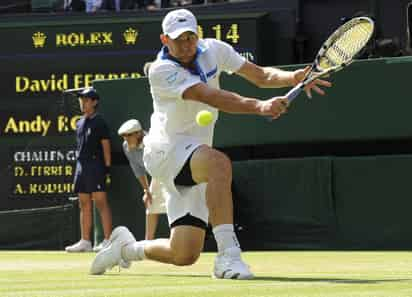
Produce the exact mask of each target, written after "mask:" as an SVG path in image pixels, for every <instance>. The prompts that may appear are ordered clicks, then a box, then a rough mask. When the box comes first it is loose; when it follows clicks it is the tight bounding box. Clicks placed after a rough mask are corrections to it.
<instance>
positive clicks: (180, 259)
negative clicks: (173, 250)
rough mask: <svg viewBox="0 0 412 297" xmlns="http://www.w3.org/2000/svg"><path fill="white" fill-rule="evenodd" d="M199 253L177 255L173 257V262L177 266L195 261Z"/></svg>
mask: <svg viewBox="0 0 412 297" xmlns="http://www.w3.org/2000/svg"><path fill="white" fill-rule="evenodd" d="M199 256H200V254H195V253H193V254H189V255H177V256H175V258H174V261H173V264H175V265H177V266H187V265H192V264H194V263H196V261H197V259H199Z"/></svg>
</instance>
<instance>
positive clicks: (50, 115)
mask: <svg viewBox="0 0 412 297" xmlns="http://www.w3.org/2000/svg"><path fill="white" fill-rule="evenodd" d="M264 21H265V13H243V14H237V15H236V16H232V15H226V14H225V15H200V16H198V22H199V27H198V31H199V36H200V37H201V38H216V39H219V40H222V41H225V42H227V43H229V44H231V45H232V46H233V47H234V48H235V49H236V50H237V51H238V52H240V54H242V55H243V56H244V57H245V58H246V59H248V60H250V61H253V62H256V63H260V62H261V60H262V56H261V48H262V44H261V40H262V38H261V36H260V34H261V32H262V30H261V26H262V25H263V23H264ZM160 34H161V18H160V17H151V18H147V17H146V18H137V17H134V16H130V15H128V16H124V15H122V14H121V15H103V16H89V15H84V16H71V15H65V16H50V17H46V18H45V17H44V16H43V17H42V19H39V20H36V19H31V20H30V21H25V19H24V17H22V18H21V19H20V18H17V17H15V18H14V19H13V21H12V22H11V20H7V19H3V20H0V37H1V40H2V46H1V47H0V62H1V65H2V67H0V75H1V78H2V79H1V80H0V88H1V90H2V104H1V106H0V144H1V145H0V167H1V168H2V169H1V171H0V178H2V181H3V186H2V187H1V188H0V210H4V209H21V208H33V207H40V206H52V205H56V204H59V203H63V202H64V201H66V199H67V198H68V197H70V196H74V195H75V194H74V193H73V186H72V181H73V174H74V165H75V158H74V155H73V153H74V145H75V137H74V129H75V121H76V119H77V118H78V114H75V113H74V111H75V110H76V108H75V107H72V108H67V106H69V107H70V105H67V104H66V103H65V102H64V99H62V96H61V92H62V91H63V90H65V89H69V88H81V87H85V86H89V85H91V82H92V81H93V80H99V79H119V78H138V77H141V76H142V75H143V65H144V63H145V62H148V61H151V60H153V59H155V57H156V54H157V52H158V51H159V49H160V48H161V43H160V38H159V35H160ZM137 99H138V98H137ZM104 100H121V98H104ZM74 101H75V102H74V104H77V102H76V101H77V100H74ZM109 125H110V123H109ZM113 138H114V135H113Z"/></svg>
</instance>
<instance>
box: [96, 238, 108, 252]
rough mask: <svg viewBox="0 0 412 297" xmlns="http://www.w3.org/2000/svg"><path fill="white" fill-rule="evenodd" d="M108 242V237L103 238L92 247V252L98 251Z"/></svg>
mask: <svg viewBox="0 0 412 297" xmlns="http://www.w3.org/2000/svg"><path fill="white" fill-rule="evenodd" d="M109 244H110V241H109V240H108V239H105V240H103V241H102V242H101V243H99V244H98V245H96V246H95V247H93V252H100V251H101V250H102V249H104V248H105V247H107V246H108V245H109Z"/></svg>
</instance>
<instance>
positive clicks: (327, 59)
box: [286, 17, 374, 103]
mask: <svg viewBox="0 0 412 297" xmlns="http://www.w3.org/2000/svg"><path fill="white" fill-rule="evenodd" d="M373 30H374V22H373V21H372V19H370V18H368V17H357V18H353V19H351V20H349V21H348V22H346V23H345V24H343V25H342V26H340V27H339V28H338V29H337V30H336V31H335V32H333V34H332V35H331V36H330V37H329V38H328V39H327V40H326V41H325V42H324V43H323V45H322V47H321V48H320V50H319V52H318V54H317V56H316V58H315V61H313V64H312V66H311V70H310V71H309V73H308V74H307V75H306V77H305V78H304V80H303V81H301V82H300V83H298V84H297V85H296V86H295V87H294V88H293V89H291V90H290V91H289V92H288V93H287V94H286V97H288V99H289V103H291V102H292V101H293V99H295V98H296V97H297V96H298V95H299V94H300V93H301V92H302V90H303V89H304V88H305V87H306V86H307V85H308V84H310V83H311V82H313V81H314V80H316V79H318V78H320V77H323V76H325V75H329V74H331V73H334V72H337V71H339V70H341V69H342V68H344V67H346V66H348V65H349V64H350V63H352V61H353V59H354V58H355V57H356V55H357V54H359V52H360V51H361V50H362V49H363V48H364V47H365V45H366V44H367V43H368V41H369V39H370V38H371V37H372V34H373Z"/></svg>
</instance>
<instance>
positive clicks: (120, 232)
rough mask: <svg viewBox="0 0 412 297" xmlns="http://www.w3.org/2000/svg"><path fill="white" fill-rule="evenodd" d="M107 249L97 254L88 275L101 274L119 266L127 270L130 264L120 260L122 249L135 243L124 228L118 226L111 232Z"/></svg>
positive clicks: (130, 234)
mask: <svg viewBox="0 0 412 297" xmlns="http://www.w3.org/2000/svg"><path fill="white" fill-rule="evenodd" d="M109 241H110V243H109V245H108V246H107V247H105V248H104V249H102V250H101V251H100V252H98V253H97V255H96V257H95V258H94V260H93V262H92V265H91V267H90V274H103V273H105V272H106V270H108V269H111V268H113V267H114V266H117V265H119V266H120V267H122V268H129V267H130V262H129V261H126V260H124V259H122V247H124V246H125V245H127V244H130V243H133V242H136V239H135V238H134V236H133V234H132V233H131V232H130V231H129V229H127V228H126V227H123V226H120V227H117V228H115V229H114V230H113V232H112V235H111V236H110V239H109Z"/></svg>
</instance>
